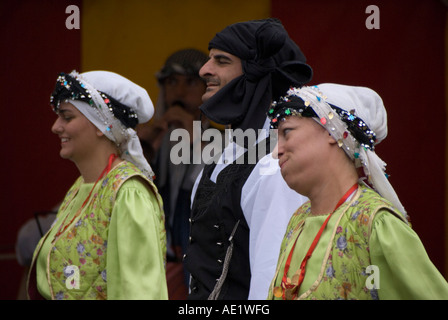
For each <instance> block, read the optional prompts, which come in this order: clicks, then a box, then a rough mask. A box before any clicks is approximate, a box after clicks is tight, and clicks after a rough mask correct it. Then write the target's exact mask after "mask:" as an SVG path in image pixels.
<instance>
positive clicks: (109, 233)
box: [30, 161, 168, 300]
mask: <svg viewBox="0 0 448 320" xmlns="http://www.w3.org/2000/svg"><path fill="white" fill-rule="evenodd" d="M93 186H94V183H84V181H83V179H82V177H80V178H79V179H78V180H77V181H76V182H75V184H74V185H73V186H72V187H71V188H70V190H69V191H68V193H67V195H66V197H65V199H64V201H63V202H62V204H61V207H60V209H59V212H58V215H57V219H56V221H55V223H54V225H53V226H52V228H51V229H50V230H49V231H48V233H47V234H46V235H45V236H44V237H43V238H42V240H41V242H40V243H39V245H38V247H37V249H36V251H35V258H34V259H33V264H35V266H36V268H35V269H34V270H35V271H34V272H32V273H30V278H34V277H35V279H36V280H35V283H36V287H37V290H38V292H39V294H40V295H41V296H42V297H43V298H45V299H57V300H65V299H167V298H168V293H167V284H166V276H165V254H166V238H165V237H166V235H165V227H164V214H163V210H162V202H161V201H162V200H161V198H160V196H159V194H158V193H157V188H156V187H155V186H154V185H153V183H152V182H151V181H149V180H147V179H146V178H145V177H144V176H143V175H142V174H141V172H140V171H139V170H138V169H137V168H136V167H135V166H134V165H133V164H131V163H129V162H126V161H124V162H122V163H120V164H119V165H118V166H116V167H115V168H113V169H112V170H111V171H110V172H109V174H107V176H105V177H104V178H103V179H102V180H101V181H99V182H98V183H97V184H96V186H95V188H94V189H93V191H92V193H91V197H90V198H89V199H90V200H89V201H88V202H87V204H86V206H85V207H84V208H82V204H83V202H84V200H85V199H86V198H88V195H89V193H90V191H91V190H92V188H93ZM61 231H62V232H61ZM58 233H59V234H58Z"/></svg>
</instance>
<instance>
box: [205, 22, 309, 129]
mask: <svg viewBox="0 0 448 320" xmlns="http://www.w3.org/2000/svg"><path fill="white" fill-rule="evenodd" d="M212 48H215V49H219V50H222V51H225V52H228V53H230V54H233V55H235V56H237V57H239V58H240V59H241V63H242V69H243V75H241V76H239V77H237V78H235V79H233V80H232V81H231V82H229V83H228V84H227V85H226V86H224V87H223V88H221V89H220V90H219V91H218V92H216V93H215V94H214V95H213V96H212V97H210V99H208V100H207V101H206V102H204V103H203V104H202V106H201V110H202V112H203V113H204V114H205V115H206V116H207V117H208V118H209V119H211V120H213V121H215V122H217V123H220V124H231V125H232V128H241V129H242V130H246V129H248V128H252V129H261V128H262V127H263V124H264V122H265V121H266V113H267V111H268V109H269V106H270V103H271V100H276V99H277V98H279V97H280V96H282V95H284V94H285V92H286V91H287V90H288V89H289V87H291V86H297V87H300V86H302V85H304V84H305V83H307V82H309V81H310V80H311V77H312V73H313V72H312V69H311V67H310V66H308V65H307V64H306V63H305V62H306V58H305V56H304V54H303V53H302V51H301V50H300V48H299V47H298V46H297V44H295V43H294V41H292V40H291V38H290V37H289V36H288V33H287V32H286V30H285V28H284V27H283V25H282V24H281V22H280V21H279V20H278V19H273V18H270V19H263V20H253V21H247V22H240V23H236V24H233V25H230V26H228V27H226V28H225V29H224V30H222V31H221V32H219V33H217V34H216V36H215V37H214V38H213V39H212V40H211V41H210V43H209V50H210V49H212Z"/></svg>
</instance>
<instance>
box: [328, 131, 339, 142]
mask: <svg viewBox="0 0 448 320" xmlns="http://www.w3.org/2000/svg"><path fill="white" fill-rule="evenodd" d="M328 143H330V144H337V141H336V140H335V139H334V138H333V136H332V135H331V133H329V132H328Z"/></svg>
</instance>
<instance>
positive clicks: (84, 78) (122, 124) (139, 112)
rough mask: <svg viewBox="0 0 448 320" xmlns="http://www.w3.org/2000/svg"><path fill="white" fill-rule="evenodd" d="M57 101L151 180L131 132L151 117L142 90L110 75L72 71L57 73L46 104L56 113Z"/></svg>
mask: <svg viewBox="0 0 448 320" xmlns="http://www.w3.org/2000/svg"><path fill="white" fill-rule="evenodd" d="M61 102H68V103H71V104H73V105H74V106H75V107H76V108H77V109H78V110H79V111H80V112H81V113H82V114H83V115H84V116H85V117H86V118H87V119H88V120H89V121H90V122H92V123H93V124H94V125H95V126H96V127H97V128H98V129H99V130H101V132H103V133H104V135H105V136H106V137H107V138H108V139H109V140H111V141H113V142H114V143H115V144H116V146H117V147H118V149H119V150H120V152H121V158H122V159H124V160H127V161H129V162H132V163H133V164H135V165H136V166H137V167H138V168H139V169H140V170H141V171H142V172H143V174H144V175H146V176H147V177H148V178H149V179H151V180H152V179H153V178H154V172H153V171H152V169H151V166H150V165H149V163H148V162H147V160H146V159H145V157H144V155H143V150H142V147H141V145H140V140H139V139H138V136H137V133H136V132H135V130H134V128H135V126H136V125H137V124H138V123H145V122H147V121H149V120H150V119H151V117H152V116H153V114H154V107H153V104H152V102H151V99H150V97H149V95H148V93H147V92H146V90H145V89H143V88H142V87H140V86H138V85H137V84H135V83H133V82H131V81H130V80H128V79H126V78H124V77H122V76H120V75H118V74H116V73H113V72H108V71H90V72H85V73H82V74H79V73H77V72H76V71H73V72H71V73H70V74H65V73H61V74H60V75H59V76H58V78H57V81H56V85H55V89H54V91H53V93H52V95H51V97H50V105H51V106H52V107H53V110H54V111H55V112H56V113H57V112H58V110H59V106H60V104H61Z"/></svg>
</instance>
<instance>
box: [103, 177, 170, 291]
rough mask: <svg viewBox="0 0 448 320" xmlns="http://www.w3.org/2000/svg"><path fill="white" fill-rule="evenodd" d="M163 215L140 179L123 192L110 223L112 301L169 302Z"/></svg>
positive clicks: (118, 197)
mask: <svg viewBox="0 0 448 320" xmlns="http://www.w3.org/2000/svg"><path fill="white" fill-rule="evenodd" d="M164 232H165V227H164V220H163V212H162V211H161V209H160V208H159V205H158V202H157V198H156V196H155V195H154V193H153V192H152V191H151V190H149V189H148V187H147V186H146V185H145V184H144V183H143V182H142V181H141V180H139V179H137V178H131V179H129V180H127V181H126V182H125V183H124V184H123V185H122V186H121V188H120V190H119V192H118V194H117V199H116V203H115V205H114V208H113V211H112V218H111V221H110V228H109V237H108V249H107V252H108V253H107V295H108V299H111V300H114V299H115V300H117V299H151V300H159V299H167V298H168V291H167V284H166V273H165V265H164V261H165V260H164V258H165V254H166V251H165V250H166V243H164V241H163V239H164V237H165V234H164Z"/></svg>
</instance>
